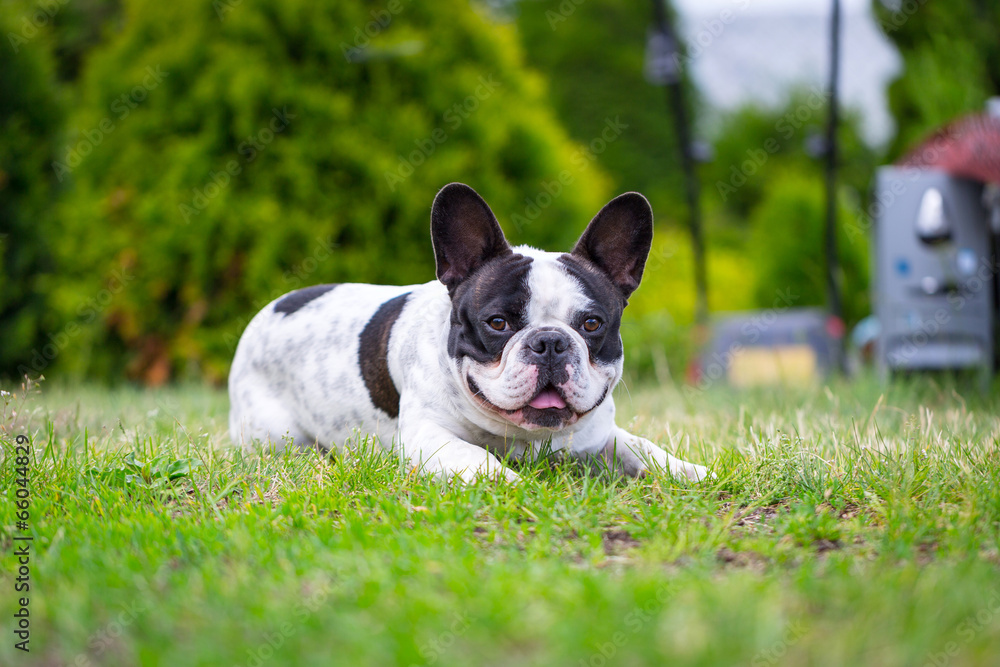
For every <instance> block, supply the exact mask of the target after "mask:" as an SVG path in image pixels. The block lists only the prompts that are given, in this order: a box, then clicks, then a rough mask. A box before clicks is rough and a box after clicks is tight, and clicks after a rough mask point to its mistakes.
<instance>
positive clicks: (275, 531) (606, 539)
mask: <svg viewBox="0 0 1000 667" xmlns="http://www.w3.org/2000/svg"><path fill="white" fill-rule="evenodd" d="M963 395H964V397H963V396H960V395H959V393H958V392H956V390H955V389H954V388H953V387H951V386H949V385H939V384H936V383H934V382H928V381H923V382H914V383H911V384H900V385H893V386H891V387H882V386H880V385H878V384H877V383H876V382H874V381H863V382H859V383H855V384H836V385H835V386H832V387H817V388H815V389H809V390H805V391H766V392H765V391H761V392H756V393H744V394H737V393H730V392H728V391H724V390H711V391H708V392H704V393H693V392H685V391H677V390H667V389H655V388H645V389H643V388H635V387H633V388H632V391H631V394H629V393H628V392H626V391H623V390H619V393H618V403H619V421H620V423H622V424H628V425H629V427H630V428H632V429H633V430H634V431H635V432H638V433H641V434H643V435H646V436H647V437H649V438H651V439H653V440H654V441H657V442H660V443H662V444H665V445H666V446H667V448H668V449H669V450H671V451H672V452H673V453H675V454H677V455H678V456H681V457H682V458H685V459H687V460H692V461H696V462H700V463H706V464H710V465H711V466H712V468H713V470H714V471H715V472H716V474H717V479H715V480H713V481H712V482H711V483H707V484H702V485H696V484H688V483H685V482H680V481H675V480H672V479H669V478H665V477H656V478H647V479H645V480H640V481H626V480H616V479H610V478H608V477H603V476H600V475H596V474H595V473H593V472H588V471H587V470H586V469H583V468H581V467H577V466H574V465H572V464H567V463H557V462H552V461H545V460H542V461H536V462H533V463H530V464H526V465H524V466H522V467H521V468H520V472H521V474H522V475H523V476H524V477H525V478H526V482H525V483H524V484H521V485H517V486H506V485H502V484H498V483H494V482H488V481H483V482H479V483H477V484H474V485H471V486H461V485H456V484H448V483H442V482H436V481H434V480H431V479H428V478H426V477H422V476H419V475H414V474H410V473H409V472H408V471H406V470H404V469H402V468H401V467H400V466H399V465H398V464H397V463H396V462H395V461H394V460H393V459H391V458H390V457H389V456H387V455H385V454H382V453H380V452H367V453H364V452H359V453H355V454H343V455H341V456H339V457H337V458H336V459H335V460H334V461H332V462H328V461H325V460H323V459H322V458H320V457H319V456H317V455H316V454H285V455H272V454H268V453H261V454H257V455H243V454H241V453H240V452H239V451H236V450H234V449H233V448H232V447H231V446H230V444H229V442H228V437H227V435H226V416H227V414H226V413H227V410H228V401H227V399H226V396H225V394H224V393H221V392H217V391H214V390H209V389H203V388H178V389H169V390H164V391H157V392H142V391H135V390H127V389H121V390H104V389H98V388H93V387H58V386H51V387H45V388H44V389H43V391H42V392H41V393H38V394H30V395H28V396H27V397H26V398H25V397H23V396H17V397H16V398H13V400H12V398H11V397H8V399H7V405H6V408H5V409H4V414H3V419H4V421H3V422H2V425H3V427H4V431H3V437H4V449H3V451H4V457H3V460H2V466H0V488H2V490H3V493H2V496H3V497H2V498H0V528H2V534H0V546H2V553H3V556H2V563H3V565H2V568H0V591H2V594H0V618H2V619H3V620H2V621H0V629H2V630H3V632H2V639H0V641H2V643H0V664H2V665H62V664H71V665H77V664H79V665H87V664H89V665H135V664H142V665H260V664H271V665H279V664H289V665H333V664H338V665H339V664H343V665H391V664H401V665H414V664H416V665H546V666H547V665H571V666H578V665H587V666H593V667H601V666H602V665H619V664H620V665H646V664H650V665H661V664H671V665H674V664H676V665H732V664H745V665H753V666H755V667H756V666H758V665H779V664H780V665H837V666H840V665H859V664H864V665H890V666H891V665H918V666H922V665H936V666H938V667H940V666H941V665H945V664H947V665H987V664H996V662H997V656H1000V576H998V575H1000V568H998V563H1000V551H998V548H1000V528H998V526H1000V524H998V521H1000V465H998V463H1000V453H998V447H997V436H998V430H1000V420H998V416H997V415H998V414H1000V411H998V409H997V408H998V407H1000V405H998V404H1000V401H998V399H997V398H996V397H989V398H983V397H977V396H975V395H974V394H972V393H971V392H963ZM15 412H16V413H17V414H16V415H15V414H14V413H15ZM18 433H27V434H30V435H31V437H32V439H33V451H34V454H33V460H32V463H31V472H30V476H31V488H32V496H31V509H30V512H31V517H30V534H31V535H33V536H34V542H33V546H32V550H33V555H32V561H31V587H32V588H31V594H30V595H31V600H30V614H31V617H30V618H31V643H30V647H31V652H30V653H29V654H24V653H21V652H20V651H17V650H15V649H14V642H15V641H16V639H15V638H14V636H13V634H12V615H13V613H14V612H15V611H16V609H17V606H16V597H17V596H16V595H15V594H14V583H15V582H14V576H15V574H14V573H15V572H16V563H15V561H14V558H13V555H12V554H13V550H14V548H15V544H14V542H13V540H12V536H13V535H19V534H21V533H20V531H17V530H16V528H15V521H16V517H15V512H16V507H15V506H14V502H15V489H16V483H15V477H16V475H15V467H16V466H15V462H14V459H13V457H12V454H13V449H12V445H11V443H10V442H9V441H10V440H12V439H13V437H14V436H15V435H16V434H18ZM595 475H596V476H595ZM269 642H270V644H269ZM271 645H276V646H277V648H271Z"/></svg>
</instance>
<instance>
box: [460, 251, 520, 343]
mask: <svg viewBox="0 0 1000 667" xmlns="http://www.w3.org/2000/svg"><path fill="white" fill-rule="evenodd" d="M531 262H532V259H531V258H530V257H525V256H524V255H520V254H510V255H505V256H503V257H499V258H496V259H493V260H491V261H490V262H487V263H486V264H484V265H483V266H482V267H480V268H479V270H478V271H476V272H475V273H474V274H472V276H471V277H469V278H468V279H467V280H465V281H464V282H462V283H461V284H460V285H458V287H457V288H456V289H455V292H454V294H453V295H452V298H451V303H452V308H451V330H450V331H449V333H448V353H449V354H450V355H451V356H452V357H454V358H456V359H461V358H462V357H469V358H471V359H473V360H474V361H477V362H479V363H488V362H491V361H496V360H498V359H499V358H500V355H501V354H502V353H503V348H504V346H505V345H506V344H507V341H509V340H510V339H511V337H512V336H513V335H514V334H515V333H517V331H518V330H519V329H521V328H522V327H524V326H525V324H527V310H528V299H529V298H530V296H531V295H530V292H529V290H528V271H529V270H530V268H531ZM496 316H499V317H503V318H504V319H505V320H507V322H508V324H509V325H510V329H509V330H508V331H495V330H493V329H492V328H491V327H490V326H489V325H488V324H487V323H486V321H487V320H488V319H489V318H491V317H496Z"/></svg>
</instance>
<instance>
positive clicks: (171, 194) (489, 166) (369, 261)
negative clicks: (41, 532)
mask: <svg viewBox="0 0 1000 667" xmlns="http://www.w3.org/2000/svg"><path fill="white" fill-rule="evenodd" d="M76 107H77V108H76V112H75V113H74V114H73V117H72V120H71V123H70V126H71V128H72V131H71V133H70V135H69V137H68V138H67V145H66V147H65V149H64V150H62V151H61V152H60V154H59V155H58V157H57V160H56V164H55V165H54V170H55V172H56V173H57V174H58V176H59V177H60V178H61V179H63V181H64V182H65V183H67V184H69V185H71V191H70V193H69V195H68V196H67V197H66V198H65V200H64V201H63V203H62V205H61V208H60V211H59V213H60V215H59V218H60V221H61V229H60V235H59V239H58V241H59V257H60V261H61V262H62V264H63V265H64V267H66V269H65V270H66V271H67V272H68V273H69V275H70V276H71V277H72V280H66V281H64V282H62V283H61V284H60V285H59V286H58V288H57V289H56V290H55V300H56V302H57V304H59V305H60V306H62V307H63V308H64V309H65V310H68V311H72V310H73V309H75V308H79V304H81V303H90V304H91V309H90V310H88V311H87V312H88V313H93V314H94V317H93V321H92V322H90V323H89V324H87V326H85V327H84V328H83V331H82V333H81V334H80V335H79V336H78V337H77V343H78V344H76V345H75V346H74V354H73V355H67V357H68V358H67V359H66V360H65V361H66V367H67V368H70V369H72V370H76V371H79V372H86V373H91V374H97V375H101V376H107V377H115V376H118V375H119V374H121V373H122V372H124V373H126V374H127V375H128V376H130V377H135V378H142V379H144V380H145V381H147V382H153V383H155V382H160V381H163V380H166V379H168V378H171V377H178V376H180V377H184V376H189V375H190V376H198V375H203V376H207V377H209V378H214V379H222V378H223V377H224V376H225V373H226V370H227V368H228V363H229V361H230V360H231V357H232V353H233V350H234V346H235V342H236V340H237V339H238V337H239V334H240V333H241V331H242V329H243V327H244V326H245V324H246V322H247V321H248V319H249V317H251V316H252V315H253V314H254V312H255V311H256V310H257V309H259V308H260V307H261V306H263V305H264V304H265V303H266V302H267V301H269V300H270V299H272V298H274V297H276V296H278V295H280V294H282V293H284V292H287V291H289V290H291V289H295V288H297V287H301V286H303V285H307V284H314V283H321V282H336V281H366V282H367V281H370V282H389V283H409V282H423V281H426V280H429V279H432V278H433V277H434V272H433V256H432V253H431V248H430V241H429V236H428V220H429V210H430V203H431V200H432V198H433V196H434V194H435V192H436V191H437V189H438V188H440V187H441V186H442V185H444V184H445V183H447V182H449V181H451V180H457V179H461V180H464V181H466V182H468V183H469V184H470V185H472V186H473V187H475V188H477V189H478V190H479V191H480V192H481V193H482V194H483V195H484V196H485V197H486V199H487V200H488V201H489V202H490V203H491V205H493V207H494V209H495V210H496V212H497V214H498V216H499V217H500V219H501V221H512V222H513V223H514V224H507V225H506V227H507V231H508V235H509V236H510V237H511V240H512V241H513V242H524V241H528V242H532V243H535V244H538V245H541V246H544V247H563V248H564V247H566V246H568V245H569V244H570V243H571V242H572V240H573V239H574V238H575V237H576V235H577V234H578V233H579V232H580V231H581V230H582V228H583V226H584V225H585V223H586V222H587V221H588V220H589V218H590V217H591V216H592V215H593V213H595V212H596V211H597V209H598V208H599V206H600V205H601V204H602V203H603V202H604V201H605V199H606V196H607V194H608V191H607V187H606V184H605V180H604V179H603V178H602V176H601V175H600V171H599V169H598V168H597V167H596V166H594V165H593V164H592V161H589V160H587V159H586V158H585V159H584V162H583V163H582V166H581V167H580V168H577V169H569V170H567V169H568V168H567V165H571V164H573V163H574V160H577V161H579V160H578V155H579V151H580V147H579V146H577V145H575V144H573V143H571V142H570V141H569V140H568V139H567V137H566V135H565V133H564V132H563V130H562V129H561V128H560V126H559V124H558V123H557V122H556V120H555V118H554V116H553V114H552V113H551V112H550V108H549V105H548V102H547V99H546V94H545V91H544V86H543V85H542V81H541V80H540V79H539V78H538V77H537V76H535V75H532V74H531V73H530V72H529V71H528V70H527V69H526V68H525V67H524V66H523V64H522V56H521V51H520V48H519V45H518V42H517V37H516V35H515V34H514V32H513V31H512V30H511V29H509V28H506V27H503V26H497V25H495V24H494V23H492V21H491V20H490V18H489V17H488V16H486V15H484V14H481V13H478V12H477V11H475V10H474V9H473V8H472V7H471V6H470V5H469V3H468V2H467V1H466V0H441V1H439V2H435V3H416V2H408V1H406V0H387V1H386V2H384V3H369V4H361V3H346V2H314V1H311V0H281V1H279V0H243V1H238V0H218V1H216V2H214V3H204V2H197V1H195V0H175V1H174V2H169V3H158V2H152V1H149V0H131V1H130V2H127V3H125V7H124V17H123V20H122V27H121V30H120V32H118V33H117V34H114V35H113V36H112V37H111V38H110V39H109V41H108V42H107V44H106V45H105V46H103V47H100V48H98V49H97V50H95V51H93V52H92V53H91V54H90V55H89V57H88V58H87V61H86V64H85V66H84V70H83V74H82V79H81V82H80V86H79V99H78V101H77V105H76ZM525 193H530V194H529V196H528V198H527V199H525ZM536 220H539V221H540V220H544V224H542V223H541V222H539V223H538V224H535V221H536Z"/></svg>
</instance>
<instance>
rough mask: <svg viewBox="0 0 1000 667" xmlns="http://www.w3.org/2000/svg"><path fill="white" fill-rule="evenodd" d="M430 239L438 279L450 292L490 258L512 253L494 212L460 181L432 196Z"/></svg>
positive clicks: (452, 292)
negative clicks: (432, 245)
mask: <svg viewBox="0 0 1000 667" xmlns="http://www.w3.org/2000/svg"><path fill="white" fill-rule="evenodd" d="M431 241H432V242H433V244H434V256H435V259H436V261H437V277H438V280H440V281H441V282H442V283H444V284H445V286H447V287H448V293H449V294H454V292H455V288H456V287H458V286H459V285H460V284H461V283H462V282H463V281H464V280H465V279H467V278H469V277H470V276H471V275H472V274H474V273H475V272H476V271H477V270H478V269H479V268H480V267H482V266H483V265H484V264H486V263H487V262H489V261H490V260H492V259H496V258H498V257H503V256H505V255H510V254H511V249H510V246H509V245H508V244H507V239H505V238H504V235H503V231H502V230H501V229H500V223H498V222H497V219H496V216H494V215H493V211H491V210H490V207H489V206H488V205H487V204H486V202H485V201H484V200H483V198H482V197H480V196H479V194H478V193H477V192H476V191H475V190H473V189H472V188H470V187H469V186H468V185H464V184H462V183H451V184H449V185H446V186H444V187H443V188H441V191H440V192H438V193H437V196H436V197H434V204H433V205H432V207H431Z"/></svg>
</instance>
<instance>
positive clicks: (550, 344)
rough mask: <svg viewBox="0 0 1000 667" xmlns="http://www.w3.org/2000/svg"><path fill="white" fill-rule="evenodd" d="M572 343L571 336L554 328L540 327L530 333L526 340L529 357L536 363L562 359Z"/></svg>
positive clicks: (550, 362)
mask: <svg viewBox="0 0 1000 667" xmlns="http://www.w3.org/2000/svg"><path fill="white" fill-rule="evenodd" d="M570 343H571V341H570V339H569V336H567V335H566V334H564V333H563V332H561V331H554V330H552V329H539V330H538V331H535V332H534V333H532V334H529V335H528V338H527V340H525V342H524V344H525V347H526V350H525V352H526V353H527V356H528V359H529V360H530V361H531V362H533V363H536V364H537V363H548V364H552V363H555V362H556V361H561V360H562V359H563V357H565V356H566V351H567V350H569V346H570Z"/></svg>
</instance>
